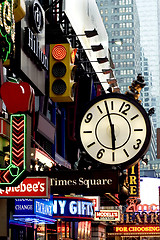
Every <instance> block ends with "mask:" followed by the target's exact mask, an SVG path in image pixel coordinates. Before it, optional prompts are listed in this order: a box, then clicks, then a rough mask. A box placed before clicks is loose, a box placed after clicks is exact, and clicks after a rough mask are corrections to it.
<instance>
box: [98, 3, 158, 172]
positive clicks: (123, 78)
mask: <svg viewBox="0 0 160 240" xmlns="http://www.w3.org/2000/svg"><path fill="white" fill-rule="evenodd" d="M139 1H141V0H139ZM97 5H98V8H99V11H100V13H101V16H102V19H103V22H104V25H105V28H106V31H107V33H108V36H109V47H110V50H111V55H112V59H113V62H114V65H115V76H116V79H117V82H118V84H119V87H120V89H121V93H125V92H126V90H128V86H130V85H131V83H132V81H133V80H135V79H136V78H137V75H138V74H139V73H141V74H142V76H144V80H145V83H146V86H145V87H144V89H143V90H142V91H141V100H142V105H143V106H144V108H145V109H146V111H147V112H148V111H149V109H150V108H152V107H155V102H156V101H155V100H156V98H155V97H154V96H152V95H151V91H150V90H151V88H152V85H153V81H152V79H153V73H152V68H150V67H149V60H148V58H147V57H146V56H145V52H144V48H141V45H140V21H139V15H138V10H137V5H136V1H134V0H97ZM142 5H143V3H142ZM117 40H120V41H121V42H123V44H122V45H120V46H118V45H117V44H116V43H117ZM156 116H157V115H156V114H154V115H153V116H152V117H151V118H152V126H153V137H152V141H151V146H150V149H149V151H148V152H147V154H146V157H147V159H148V160H149V163H148V165H147V166H145V170H149V169H152V164H150V163H152V161H155V160H156V134H155V129H156V123H157V120H156V119H157V118H156ZM141 166H142V169H143V168H144V166H143V165H142V164H141Z"/></svg>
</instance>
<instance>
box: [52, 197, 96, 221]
mask: <svg viewBox="0 0 160 240" xmlns="http://www.w3.org/2000/svg"><path fill="white" fill-rule="evenodd" d="M53 217H54V218H82V219H86V218H87V219H91V218H93V217H94V211H93V203H92V201H90V200H88V199H85V198H77V197H76V198H75V197H73V198H68V197H56V198H55V197H54V198H53Z"/></svg>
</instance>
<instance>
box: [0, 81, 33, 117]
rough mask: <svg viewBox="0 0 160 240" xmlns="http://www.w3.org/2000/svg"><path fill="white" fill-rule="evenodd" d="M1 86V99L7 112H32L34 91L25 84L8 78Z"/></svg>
mask: <svg viewBox="0 0 160 240" xmlns="http://www.w3.org/2000/svg"><path fill="white" fill-rule="evenodd" d="M7 80H8V81H7V82H5V83H3V84H2V86H1V98H2V99H3V101H4V103H5V105H6V107H7V110H8V112H10V113H17V112H27V111H29V112H32V110H33V104H34V97H35V93H34V89H33V88H32V87H31V86H30V85H29V84H28V83H27V82H22V81H21V80H18V79H16V78H11V77H10V78H8V79H7Z"/></svg>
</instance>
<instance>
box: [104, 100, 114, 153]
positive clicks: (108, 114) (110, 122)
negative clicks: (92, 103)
mask: <svg viewBox="0 0 160 240" xmlns="http://www.w3.org/2000/svg"><path fill="white" fill-rule="evenodd" d="M105 107H106V110H107V116H108V120H109V124H110V127H111V138H112V149H113V150H115V141H116V137H115V133H114V124H113V123H112V120H111V116H110V113H109V110H108V105H107V102H106V101H105Z"/></svg>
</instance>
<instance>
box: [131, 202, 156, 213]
mask: <svg viewBox="0 0 160 240" xmlns="http://www.w3.org/2000/svg"><path fill="white" fill-rule="evenodd" d="M158 211H159V207H158V205H157V204H154V203H152V204H150V205H148V204H138V205H136V203H133V204H130V205H129V206H128V207H127V208H126V212H158Z"/></svg>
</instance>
